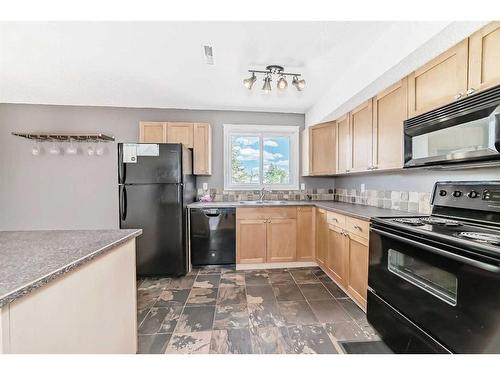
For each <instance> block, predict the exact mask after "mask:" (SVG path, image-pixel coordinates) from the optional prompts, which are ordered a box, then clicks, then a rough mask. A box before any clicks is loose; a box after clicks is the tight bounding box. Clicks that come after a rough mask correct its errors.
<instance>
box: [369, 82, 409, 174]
mask: <svg viewBox="0 0 500 375" xmlns="http://www.w3.org/2000/svg"><path fill="white" fill-rule="evenodd" d="M407 101H408V81H407V79H406V78H405V79H403V80H401V81H399V82H398V83H396V84H395V85H392V86H391V87H389V88H388V89H386V90H385V91H383V92H381V93H380V94H378V95H377V96H376V97H375V98H374V99H373V169H392V168H401V167H403V144H404V142H403V141H404V139H403V121H404V120H406V119H407V117H408V110H407V108H408V107H407Z"/></svg>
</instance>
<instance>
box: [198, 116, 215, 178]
mask: <svg viewBox="0 0 500 375" xmlns="http://www.w3.org/2000/svg"><path fill="white" fill-rule="evenodd" d="M193 133H194V136H193V138H194V139H193V168H194V174H196V175H209V174H212V129H211V127H210V124H205V123H195V124H194V131H193Z"/></svg>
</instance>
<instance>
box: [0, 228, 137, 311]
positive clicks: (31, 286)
mask: <svg viewBox="0 0 500 375" xmlns="http://www.w3.org/2000/svg"><path fill="white" fill-rule="evenodd" d="M141 234H142V230H141V229H112V230H53V231H52V230H50V231H4V232H0V269H1V270H2V272H1V274H0V307H2V306H3V305H6V304H8V303H11V302H12V301H14V300H16V299H18V298H20V297H23V296H25V295H27V294H29V293H30V292H32V291H33V290H35V289H37V288H39V287H41V286H43V285H46V284H48V283H50V282H51V281H53V280H55V279H57V278H59V277H60V276H62V275H64V274H65V273H67V272H69V271H71V270H74V269H76V268H78V267H80V266H82V265H84V264H86V263H87V262H89V261H91V260H93V259H95V258H97V257H98V256H101V255H103V254H105V253H106V252H108V251H109V250H111V249H113V248H115V247H117V246H119V245H121V244H123V243H125V242H127V241H129V240H131V239H133V238H135V237H137V236H139V235H141Z"/></svg>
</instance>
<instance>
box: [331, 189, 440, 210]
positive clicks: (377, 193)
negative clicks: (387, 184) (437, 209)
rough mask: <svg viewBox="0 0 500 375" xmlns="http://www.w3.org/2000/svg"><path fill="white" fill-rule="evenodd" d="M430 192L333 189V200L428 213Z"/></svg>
mask: <svg viewBox="0 0 500 375" xmlns="http://www.w3.org/2000/svg"><path fill="white" fill-rule="evenodd" d="M430 197H431V194H430V193H427V192H417V191H394V190H365V191H364V192H361V191H359V190H355V189H335V200H336V201H339V202H349V203H356V204H364V205H368V206H375V207H381V208H390V209H393V210H401V211H408V212H414V213H421V214H428V213H430V211H431V205H430Z"/></svg>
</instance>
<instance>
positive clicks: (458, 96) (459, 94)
mask: <svg viewBox="0 0 500 375" xmlns="http://www.w3.org/2000/svg"><path fill="white" fill-rule="evenodd" d="M462 96H464V94H462V93H461V92H459V93H458V94H457V95H455V100H458V99H460V98H461V97H462Z"/></svg>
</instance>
